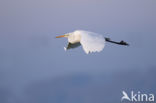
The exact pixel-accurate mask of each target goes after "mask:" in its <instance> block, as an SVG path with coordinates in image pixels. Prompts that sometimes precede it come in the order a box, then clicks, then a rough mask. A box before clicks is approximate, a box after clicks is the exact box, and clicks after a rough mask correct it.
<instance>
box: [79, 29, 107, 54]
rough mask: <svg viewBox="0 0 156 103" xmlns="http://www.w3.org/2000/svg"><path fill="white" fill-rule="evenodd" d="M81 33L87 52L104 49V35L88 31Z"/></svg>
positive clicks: (83, 45) (82, 43) (82, 42)
mask: <svg viewBox="0 0 156 103" xmlns="http://www.w3.org/2000/svg"><path fill="white" fill-rule="evenodd" d="M80 34H81V41H80V43H81V45H82V47H83V49H84V51H85V52H86V53H87V54H88V53H92V52H100V51H102V50H103V48H104V46H105V39H104V37H103V36H102V35H99V34H96V33H93V32H88V31H80Z"/></svg>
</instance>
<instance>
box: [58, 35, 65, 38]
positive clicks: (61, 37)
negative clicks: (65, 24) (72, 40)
mask: <svg viewBox="0 0 156 103" xmlns="http://www.w3.org/2000/svg"><path fill="white" fill-rule="evenodd" d="M62 37H65V35H60V36H56V38H62Z"/></svg>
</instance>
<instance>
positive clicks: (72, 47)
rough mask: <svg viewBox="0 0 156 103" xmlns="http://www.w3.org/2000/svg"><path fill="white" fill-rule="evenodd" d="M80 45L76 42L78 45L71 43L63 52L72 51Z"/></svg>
mask: <svg viewBox="0 0 156 103" xmlns="http://www.w3.org/2000/svg"><path fill="white" fill-rule="evenodd" d="M80 45H81V44H80V43H79V42H78V43H74V44H72V43H68V45H67V47H66V48H64V49H65V50H68V49H74V48H76V47H79V46H80Z"/></svg>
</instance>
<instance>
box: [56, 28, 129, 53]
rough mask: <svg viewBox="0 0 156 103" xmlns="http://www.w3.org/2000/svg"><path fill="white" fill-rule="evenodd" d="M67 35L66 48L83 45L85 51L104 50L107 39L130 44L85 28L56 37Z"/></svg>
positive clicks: (120, 43)
mask: <svg viewBox="0 0 156 103" xmlns="http://www.w3.org/2000/svg"><path fill="white" fill-rule="evenodd" d="M61 37H66V38H68V45H67V47H64V49H65V50H68V49H71V48H76V47H78V46H80V45H82V47H83V50H84V51H85V53H87V54H88V53H92V52H100V51H102V50H103V48H104V46H105V41H107V42H111V43H115V44H119V45H128V44H127V43H126V42H124V41H120V42H115V41H112V40H110V39H109V38H105V37H103V36H102V35H100V34H97V33H94V32H89V31H84V30H76V31H74V32H71V33H67V34H64V35H60V36H56V38H61Z"/></svg>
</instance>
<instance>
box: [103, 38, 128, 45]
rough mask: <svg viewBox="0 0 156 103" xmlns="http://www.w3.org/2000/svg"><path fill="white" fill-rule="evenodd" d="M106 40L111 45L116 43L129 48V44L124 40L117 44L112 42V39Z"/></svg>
mask: <svg viewBox="0 0 156 103" xmlns="http://www.w3.org/2000/svg"><path fill="white" fill-rule="evenodd" d="M105 40H106V41H107V42H110V43H114V44H118V45H125V46H129V44H128V43H127V42H125V41H123V40H121V41H120V42H116V41H112V40H111V39H110V38H105Z"/></svg>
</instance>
